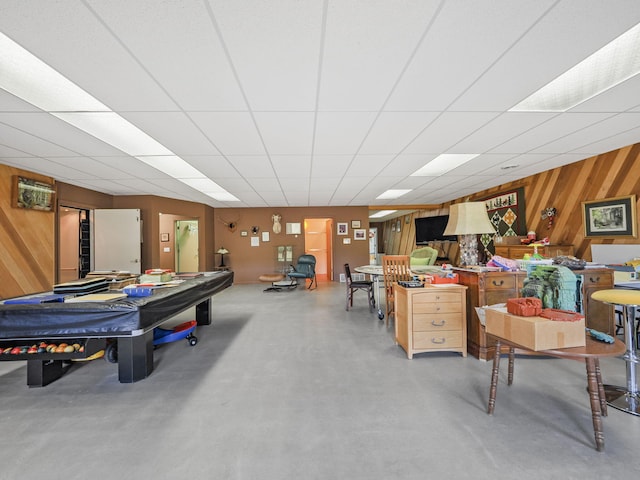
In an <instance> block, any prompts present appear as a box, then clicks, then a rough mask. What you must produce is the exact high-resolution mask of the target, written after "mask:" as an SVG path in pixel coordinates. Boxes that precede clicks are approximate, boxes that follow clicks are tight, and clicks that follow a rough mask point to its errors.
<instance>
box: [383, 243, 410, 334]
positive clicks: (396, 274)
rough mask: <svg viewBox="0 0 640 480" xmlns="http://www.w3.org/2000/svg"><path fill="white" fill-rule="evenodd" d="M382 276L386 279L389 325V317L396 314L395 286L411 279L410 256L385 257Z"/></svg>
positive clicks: (385, 291) (385, 290)
mask: <svg viewBox="0 0 640 480" xmlns="http://www.w3.org/2000/svg"><path fill="white" fill-rule="evenodd" d="M382 276H383V278H384V293H385V300H386V305H387V320H386V322H387V325H389V316H390V315H393V314H394V307H393V301H394V296H393V285H394V284H395V283H397V282H401V281H402V282H405V281H407V280H410V279H411V272H410V271H409V255H383V256H382Z"/></svg>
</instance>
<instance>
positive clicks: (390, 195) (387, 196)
mask: <svg viewBox="0 0 640 480" xmlns="http://www.w3.org/2000/svg"><path fill="white" fill-rule="evenodd" d="M410 191H411V189H409V190H403V189H396V190H394V189H391V190H387V191H386V192H384V193H381V194H380V195H378V196H377V197H376V199H378V200H391V199H394V198H398V197H401V196H403V195H406V194H407V193H409V192H410Z"/></svg>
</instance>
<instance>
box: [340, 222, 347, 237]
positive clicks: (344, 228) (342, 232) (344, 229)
mask: <svg viewBox="0 0 640 480" xmlns="http://www.w3.org/2000/svg"><path fill="white" fill-rule="evenodd" d="M338 235H349V224H348V223H347V222H344V223H338Z"/></svg>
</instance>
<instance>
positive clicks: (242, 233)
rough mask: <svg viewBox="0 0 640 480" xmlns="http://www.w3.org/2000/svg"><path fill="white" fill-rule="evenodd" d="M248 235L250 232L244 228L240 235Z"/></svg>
mask: <svg viewBox="0 0 640 480" xmlns="http://www.w3.org/2000/svg"><path fill="white" fill-rule="evenodd" d="M247 235H249V232H247V231H246V230H242V231H241V232H240V236H241V237H246V236H247Z"/></svg>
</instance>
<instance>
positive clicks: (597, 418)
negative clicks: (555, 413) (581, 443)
mask: <svg viewBox="0 0 640 480" xmlns="http://www.w3.org/2000/svg"><path fill="white" fill-rule="evenodd" d="M491 337H492V338H493V339H495V340H496V349H495V355H494V357H493V369H492V371H491V387H490V389H489V405H488V408H487V413H488V414H489V415H493V411H494V408H495V404H496V391H497V389H498V371H499V368H500V346H501V344H505V345H506V346H508V347H509V373H508V377H507V384H508V385H511V384H512V383H513V366H514V360H515V349H516V348H518V349H522V350H528V349H526V348H524V347H522V346H521V345H517V344H515V343H513V342H510V341H508V340H505V339H503V338H500V337H496V336H495V335H491ZM625 349H626V347H625V344H624V343H622V342H621V341H620V340H617V339H616V340H615V343H604V342H600V341H597V340H593V339H592V338H591V337H590V336H587V339H586V345H585V346H584V347H572V348H559V349H553V350H543V351H538V352H531V354H535V355H538V354H539V355H548V356H552V357H558V358H568V359H570V360H584V361H585V364H586V367H587V390H588V392H589V401H590V403H591V418H592V420H593V432H594V436H595V440H596V449H597V450H598V451H599V452H600V451H602V450H604V433H603V431H602V416H603V415H604V416H606V415H607V403H606V398H605V392H604V387H603V385H602V376H601V373H600V361H599V359H600V357H617V356H620V355H622V354H623V353H624V352H625Z"/></svg>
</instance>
